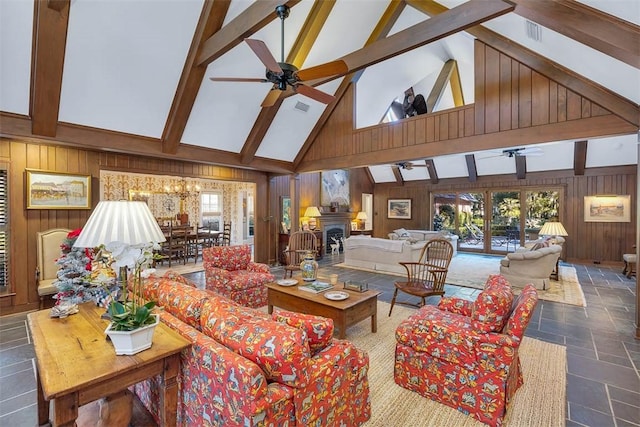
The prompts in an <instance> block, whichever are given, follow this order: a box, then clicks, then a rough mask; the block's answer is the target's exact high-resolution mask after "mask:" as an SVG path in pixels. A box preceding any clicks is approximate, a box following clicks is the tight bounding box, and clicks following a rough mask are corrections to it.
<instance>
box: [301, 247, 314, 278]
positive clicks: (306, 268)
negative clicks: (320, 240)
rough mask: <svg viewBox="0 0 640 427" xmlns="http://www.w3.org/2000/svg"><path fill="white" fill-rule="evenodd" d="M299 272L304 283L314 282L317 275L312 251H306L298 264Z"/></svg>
mask: <svg viewBox="0 0 640 427" xmlns="http://www.w3.org/2000/svg"><path fill="white" fill-rule="evenodd" d="M300 271H301V272H302V280H304V281H305V282H313V281H314V280H316V275H317V274H318V263H317V262H316V259H315V254H314V253H313V252H312V251H307V253H305V255H304V259H303V260H302V262H301V263H300Z"/></svg>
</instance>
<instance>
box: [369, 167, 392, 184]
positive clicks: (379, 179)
mask: <svg viewBox="0 0 640 427" xmlns="http://www.w3.org/2000/svg"><path fill="white" fill-rule="evenodd" d="M369 172H370V173H371V176H372V177H373V181H374V182H375V183H376V184H380V183H383V182H396V176H395V175H394V174H393V169H392V168H391V165H375V166H369Z"/></svg>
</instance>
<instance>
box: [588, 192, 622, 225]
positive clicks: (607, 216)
mask: <svg viewBox="0 0 640 427" xmlns="http://www.w3.org/2000/svg"><path fill="white" fill-rule="evenodd" d="M584 220H585V222H630V221H631V196H585V197H584Z"/></svg>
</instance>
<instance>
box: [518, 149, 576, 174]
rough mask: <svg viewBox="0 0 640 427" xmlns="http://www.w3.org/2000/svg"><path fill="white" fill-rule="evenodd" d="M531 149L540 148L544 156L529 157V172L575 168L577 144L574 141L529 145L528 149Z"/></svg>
mask: <svg viewBox="0 0 640 427" xmlns="http://www.w3.org/2000/svg"><path fill="white" fill-rule="evenodd" d="M531 147H539V148H540V150H542V155H541V156H527V172H541V171H545V170H563V169H572V168H573V158H574V155H573V153H574V151H575V144H574V142H573V141H562V142H552V143H549V144H539V145H527V148H531Z"/></svg>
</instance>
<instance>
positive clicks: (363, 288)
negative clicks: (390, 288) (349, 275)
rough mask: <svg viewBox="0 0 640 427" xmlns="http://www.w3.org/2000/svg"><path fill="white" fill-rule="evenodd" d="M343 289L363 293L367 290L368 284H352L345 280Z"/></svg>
mask: <svg viewBox="0 0 640 427" xmlns="http://www.w3.org/2000/svg"><path fill="white" fill-rule="evenodd" d="M344 288H345V289H348V290H350V291H356V292H364V291H366V290H368V289H369V284H368V283H366V282H353V281H351V280H347V281H346V282H344Z"/></svg>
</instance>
